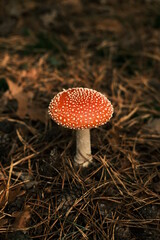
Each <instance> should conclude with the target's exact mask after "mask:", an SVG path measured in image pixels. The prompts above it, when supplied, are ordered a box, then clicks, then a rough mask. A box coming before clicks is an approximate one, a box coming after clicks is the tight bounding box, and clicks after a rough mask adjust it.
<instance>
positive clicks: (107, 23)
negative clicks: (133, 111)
mask: <svg viewBox="0 0 160 240" xmlns="http://www.w3.org/2000/svg"><path fill="white" fill-rule="evenodd" d="M95 25H96V28H97V29H98V30H101V31H110V32H115V33H120V32H122V31H123V26H122V24H120V22H119V21H118V20H116V19H109V18H108V19H103V21H102V20H100V21H96V23H95Z"/></svg>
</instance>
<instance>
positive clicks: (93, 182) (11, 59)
mask: <svg viewBox="0 0 160 240" xmlns="http://www.w3.org/2000/svg"><path fill="white" fill-rule="evenodd" d="M18 4H19V5H18ZM21 5H22V1H17V5H16V4H15V5H14V6H12V7H13V9H14V11H12V14H13V12H14V14H15V13H16V14H19V15H17V16H16V23H15V26H14V29H10V31H9V32H8V33H6V35H3V33H4V32H3V31H1V27H0V34H1V36H2V37H1V38H0V51H1V55H0V62H1V64H0V69H1V71H0V98H1V106H0V113H1V115H0V154H1V163H0V235H1V239H2V240H3V239H14V237H16V239H44V240H49V239H59V240H70V239H88V240H91V239H93V240H99V239H108V240H111V239H112V240H123V239H124V240H125V239H127V240H130V239H132V240H138V239H142V240H143V239H145V240H150V239H152V240H158V239H159V234H160V233H159V225H160V205H159V204H160V195H159V193H160V174H159V169H160V161H159V158H160V131H159V124H160V107H159V106H160V97H159V91H160V83H159V77H160V71H159V69H160V68H159V63H160V44H159V37H160V30H159V27H160V22H159V19H160V15H159V12H160V11H158V9H159V10H160V4H159V2H158V1H154V2H153V3H150V2H149V1H139V2H137V3H135V1H128V3H121V4H120V3H119V2H118V1H106V3H105V1H87V4H86V3H85V2H84V1H80V0H77V1H61V2H60V3H59V1H55V2H54V4H53V2H52V1H49V0H48V1H46V5H45V7H44V4H43V3H36V2H34V1H28V5H27V4H26V5H25V9H26V10H25V14H24V12H23V11H22V9H23V8H22V9H21V8H20V7H19V8H18V6H21ZM43 7H44V10H43V11H42V8H43ZM4 8H5V7H4ZM17 9H18V10H17ZM50 9H52V10H53V11H55V13H54V14H53V12H52V11H51V10H50ZM5 11H6V12H7V14H8V15H7V16H8V18H9V19H10V18H12V15H11V11H9V9H6V10H5ZM17 11H18V12H17ZM21 11H22V12H21ZM31 20H32V21H31ZM24 32H25V34H24ZM26 32H27V36H26ZM78 86H82V87H89V88H94V89H96V90H98V91H101V92H102V93H104V94H105V95H107V96H108V98H109V99H110V100H111V102H112V103H113V106H114V109H115V111H114V116H113V118H112V119H111V121H110V122H109V123H108V124H106V125H104V126H103V127H100V128H98V129H93V130H92V132H91V135H92V151H93V158H94V163H93V165H92V166H90V167H88V168H87V169H81V168H78V169H77V168H76V167H75V166H74V164H73V157H74V154H75V136H74V134H75V133H74V131H71V130H68V129H64V128H61V127H59V126H57V125H56V124H55V123H54V122H52V121H51V120H50V119H49V116H48V114H47V108H48V104H49V102H50V99H51V98H52V97H53V96H54V95H55V94H56V93H57V92H59V91H61V90H62V89H63V88H69V87H78ZM155 119H156V121H155Z"/></svg>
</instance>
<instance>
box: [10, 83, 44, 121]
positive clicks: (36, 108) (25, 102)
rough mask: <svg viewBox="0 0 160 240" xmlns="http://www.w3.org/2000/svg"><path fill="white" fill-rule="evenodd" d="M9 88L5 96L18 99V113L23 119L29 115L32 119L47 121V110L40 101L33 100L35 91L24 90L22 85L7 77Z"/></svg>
mask: <svg viewBox="0 0 160 240" xmlns="http://www.w3.org/2000/svg"><path fill="white" fill-rule="evenodd" d="M7 83H8V86H9V90H8V91H7V92H6V93H5V97H7V98H9V99H13V98H14V99H16V100H17V102H18V110H17V115H18V116H19V117H20V118H21V119H23V118H25V117H26V116H27V115H28V116H29V117H30V119H31V120H40V121H41V122H45V120H46V119H45V115H46V110H45V109H43V108H42V107H41V106H40V104H39V103H37V102H35V101H33V99H32V96H33V93H32V92H31V91H28V92H24V90H23V87H22V86H18V85H17V84H16V83H14V82H12V81H11V80H10V79H7Z"/></svg>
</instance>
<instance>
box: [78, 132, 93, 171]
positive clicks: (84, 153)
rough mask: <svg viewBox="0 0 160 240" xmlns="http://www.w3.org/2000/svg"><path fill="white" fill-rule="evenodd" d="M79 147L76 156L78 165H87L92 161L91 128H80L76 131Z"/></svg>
mask: <svg viewBox="0 0 160 240" xmlns="http://www.w3.org/2000/svg"><path fill="white" fill-rule="evenodd" d="M76 138H77V148H76V156H75V158H74V160H75V162H76V164H77V165H82V166H83V167H87V166H88V165H89V163H90V162H91V161H92V155H91V141H90V129H80V130H77V131H76Z"/></svg>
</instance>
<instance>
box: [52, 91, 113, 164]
mask: <svg viewBox="0 0 160 240" xmlns="http://www.w3.org/2000/svg"><path fill="white" fill-rule="evenodd" d="M48 109H49V114H50V116H51V118H52V119H53V120H54V121H55V122H56V123H57V124H58V125H62V126H63V127H67V128H70V129H75V130H76V131H77V133H76V138H77V148H76V156H75V158H74V160H75V163H76V164H77V165H82V166H83V167H87V166H88V164H89V163H90V162H92V155H91V143H90V129H91V128H96V127H98V126H101V125H103V124H105V123H107V122H108V121H109V119H110V118H111V117H112V114H113V107H112V104H111V102H110V101H109V100H108V99H107V98H106V97H105V96H104V95H103V94H101V93H100V92H97V91H96V90H93V89H88V88H82V87H80V88H69V89H67V90H63V91H62V92H60V93H58V94H57V95H56V96H55V97H54V98H53V99H52V100H51V102H50V104H49V108H48Z"/></svg>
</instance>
